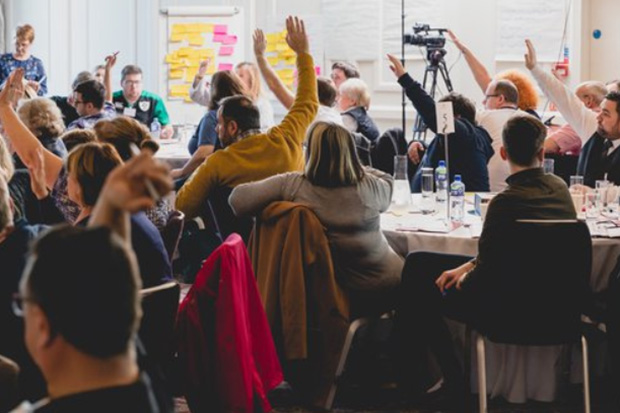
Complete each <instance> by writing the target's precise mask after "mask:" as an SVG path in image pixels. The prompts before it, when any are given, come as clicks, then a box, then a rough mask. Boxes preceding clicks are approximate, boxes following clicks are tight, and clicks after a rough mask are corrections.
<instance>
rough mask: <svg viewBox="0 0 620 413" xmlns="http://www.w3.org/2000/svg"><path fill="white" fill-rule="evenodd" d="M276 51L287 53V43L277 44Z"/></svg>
mask: <svg viewBox="0 0 620 413" xmlns="http://www.w3.org/2000/svg"><path fill="white" fill-rule="evenodd" d="M276 50H277V51H278V52H285V51H286V50H288V45H287V44H286V43H277V44H276Z"/></svg>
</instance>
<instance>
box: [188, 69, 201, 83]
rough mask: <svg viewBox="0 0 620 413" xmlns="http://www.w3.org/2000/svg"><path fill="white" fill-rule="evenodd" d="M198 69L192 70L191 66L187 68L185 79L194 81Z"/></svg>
mask: <svg viewBox="0 0 620 413" xmlns="http://www.w3.org/2000/svg"><path fill="white" fill-rule="evenodd" d="M197 71H198V70H190V68H187V70H186V71H185V81H186V82H193V81H194V76H195V75H196V72H197Z"/></svg>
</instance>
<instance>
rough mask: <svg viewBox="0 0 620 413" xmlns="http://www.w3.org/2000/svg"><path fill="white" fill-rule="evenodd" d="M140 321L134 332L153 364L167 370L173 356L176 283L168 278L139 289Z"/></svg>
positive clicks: (176, 306) (177, 298) (176, 297)
mask: <svg viewBox="0 0 620 413" xmlns="http://www.w3.org/2000/svg"><path fill="white" fill-rule="evenodd" d="M140 295H141V296H142V313H143V315H142V321H141V323H140V329H139V330H138V336H139V337H140V341H141V342H142V344H143V346H144V349H145V350H146V353H147V355H148V357H149V359H150V360H151V362H153V363H154V364H156V365H158V366H159V367H161V368H162V370H163V371H169V369H170V368H171V366H172V363H173V359H174V342H173V341H174V340H173V339H174V325H175V322H176V317H177V310H178V308H179V296H180V287H179V284H177V283H176V282H169V283H166V284H162V285H158V286H156V287H151V288H146V289H143V290H140Z"/></svg>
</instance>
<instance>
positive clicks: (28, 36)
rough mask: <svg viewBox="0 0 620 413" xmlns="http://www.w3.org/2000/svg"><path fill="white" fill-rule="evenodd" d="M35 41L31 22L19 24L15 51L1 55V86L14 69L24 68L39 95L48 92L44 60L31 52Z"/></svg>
mask: <svg viewBox="0 0 620 413" xmlns="http://www.w3.org/2000/svg"><path fill="white" fill-rule="evenodd" d="M33 41H34V28H33V27H32V26H31V25H29V24H24V25H23V26H19V27H18V28H17V30H16V32H15V52H13V53H5V54H3V55H1V56H0V86H2V87H3V86H4V83H5V82H6V80H7V79H8V78H9V75H10V74H11V72H13V70H15V69H17V68H18V67H19V68H22V69H24V79H26V81H27V82H28V86H30V88H32V89H33V90H34V91H35V92H36V93H37V95H39V96H44V95H45V94H47V76H46V75H45V68H44V67H43V62H41V59H38V58H36V57H34V56H32V55H31V54H30V46H32V42H33Z"/></svg>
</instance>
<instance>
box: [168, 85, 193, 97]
mask: <svg viewBox="0 0 620 413" xmlns="http://www.w3.org/2000/svg"><path fill="white" fill-rule="evenodd" d="M189 86H190V85H172V86H170V93H169V96H171V97H185V96H188V95H189Z"/></svg>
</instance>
